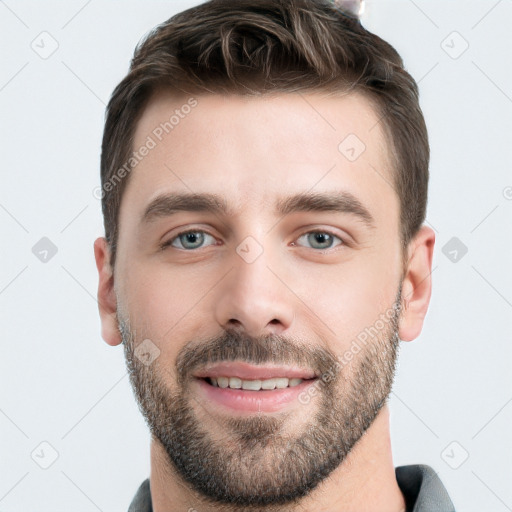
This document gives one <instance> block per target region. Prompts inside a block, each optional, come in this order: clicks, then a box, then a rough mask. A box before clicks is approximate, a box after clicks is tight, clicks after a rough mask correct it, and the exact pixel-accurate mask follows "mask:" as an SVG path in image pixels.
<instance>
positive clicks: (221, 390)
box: [194, 362, 318, 414]
mask: <svg viewBox="0 0 512 512" xmlns="http://www.w3.org/2000/svg"><path fill="white" fill-rule="evenodd" d="M194 377H195V378H194V381H195V383H196V384H197V387H198V389H197V392H198V394H199V395H200V397H201V398H202V399H203V401H204V402H205V405H206V406H207V407H209V408H211V409H213V410H214V411H215V412H216V413H218V412H219V406H220V410H221V411H223V412H225V413H226V412H227V413H229V414H247V413H253V412H258V413H262V412H277V411H280V410H283V409H285V408H286V407H290V406H292V405H293V404H295V405H300V400H299V397H300V394H301V393H303V392H305V391H306V389H307V387H309V386H310V385H312V384H313V383H314V382H315V381H316V380H317V379H318V377H317V375H315V373H314V372H313V371H311V370H306V369H301V368H296V367H295V368H293V367H278V366H255V365H250V364H247V363H240V362H229V363H219V364H215V365H212V366H210V367H207V368H204V369H202V370H201V371H199V372H196V374H195V375H194Z"/></svg>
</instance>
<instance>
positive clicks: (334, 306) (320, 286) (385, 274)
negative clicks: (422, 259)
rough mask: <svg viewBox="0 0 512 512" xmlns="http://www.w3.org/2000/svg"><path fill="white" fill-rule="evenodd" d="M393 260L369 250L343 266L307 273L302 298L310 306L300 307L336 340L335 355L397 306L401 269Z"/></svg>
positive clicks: (333, 344)
mask: <svg viewBox="0 0 512 512" xmlns="http://www.w3.org/2000/svg"><path fill="white" fill-rule="evenodd" d="M392 260H393V258H391V257H390V256H389V255H388V257H383V254H382V252H381V251H377V250H368V251H366V252H365V253H364V255H363V254H362V253H360V254H357V255H355V257H354V258H352V259H351V260H350V261H349V262H345V263H344V264H340V265H339V266H336V267H335V266H332V267H329V266H319V267H317V268H311V269H308V272H307V273H304V274H303V275H305V276H307V277H304V278H302V279H301V280H300V281H301V284H300V289H301V290H302V291H301V292H300V293H298V296H299V297H300V298H301V299H302V300H303V302H304V304H305V306H307V307H303V306H302V305H300V306H299V307H301V308H302V307H303V314H304V315H305V316H306V318H308V319H309V320H307V321H308V322H310V321H312V322H315V323H316V324H317V325H320V326H321V329H322V332H324V333H325V336H327V339H332V340H333V341H332V342H331V343H330V345H331V348H332V349H333V350H334V351H335V352H337V353H339V352H340V351H343V350H345V349H346V348H347V347H348V346H349V345H350V343H351V342H352V341H353V340H355V339H356V338H357V336H358V335H359V334H360V333H361V332H363V331H364V330H365V329H367V328H370V327H371V326H373V325H374V324H375V323H376V321H377V320H378V319H379V318H382V314H383V313H386V312H388V311H389V309H390V308H391V306H392V305H393V303H394V301H395V298H396V293H397V287H398V279H399V268H398V267H397V266H396V268H395V267H393V265H394V263H393V261H392ZM297 284H299V283H297ZM308 308H309V309H311V310H312V311H313V313H314V314H315V315H317V318H316V319H315V316H314V315H313V314H312V313H311V312H308V311H307V309H308Z"/></svg>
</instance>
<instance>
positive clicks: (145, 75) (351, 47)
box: [101, 0, 429, 266]
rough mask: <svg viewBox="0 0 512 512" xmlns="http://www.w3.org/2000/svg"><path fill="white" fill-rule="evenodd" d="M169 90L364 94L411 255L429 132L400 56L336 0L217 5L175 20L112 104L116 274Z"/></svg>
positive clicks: (109, 189)
mask: <svg viewBox="0 0 512 512" xmlns="http://www.w3.org/2000/svg"><path fill="white" fill-rule="evenodd" d="M162 87H164V88H167V89H168V90H169V91H175V92H177V93H185V94H201V93H203V94H208V93H220V94H222V93H236V94H241V95H246V94H250V95H256V94H260V95H261V94H264V93H276V92H277V93H279V92H283V93H285V92H300V91H317V90H322V91H328V92H329V91H331V92H336V91H340V92H347V91H358V92H360V93H363V94H365V95H366V96H367V97H368V98H369V99H370V100H371V101H372V103H373V104H374V105H375V108H376V112H377V114H378V117H379V119H380V120H381V121H382V126H383V128H384V133H385V134H386V138H387V141H388V145H389V154H390V156H391V161H392V166H393V168H394V176H393V181H394V183H393V186H394V188H395V190H396V192H397V194H398V197H399V200H400V231H401V242H402V246H403V248H405V247H406V246H407V244H408V243H409V241H410V240H411V239H412V237H413V236H414V235H415V234H416V233H417V231H418V230H419V228H420V227H421V225H422V223H423V221H424V220H425V214H426V206H427V190H428V176H429V173H428V166H429V144H428V136H427V129H426V126H425V121H424V118H423V114H422V112H421V109H420V106H419V101H418V86H417V84H416V82H415V81H414V79H413V78H412V77H411V75H409V73H407V72H406V71H405V69H404V65H403V61H402V59H401V57H400V56H399V54H398V53H397V52H396V50H395V49H394V48H393V47H392V46H391V45H390V44H389V43H387V42H386V41H384V40H383V39H381V38H380V37H378V36H376V35H375V34H372V33H371V32H369V31H368V30H366V29H365V28H363V26H362V25H361V23H360V21H359V19H358V18H357V17H356V16H355V15H353V14H351V13H350V12H349V11H348V10H347V11H346V10H343V9H342V8H340V7H339V6H338V5H336V4H335V3H333V2H330V1H328V0H210V1H208V2H205V3H203V4H201V5H199V6H197V7H193V8H191V9H187V10H185V11H183V12H181V13H179V14H177V15H175V16H173V17H172V18H170V19H169V20H168V21H166V22H164V23H163V24H161V25H159V26H157V27H156V28H155V29H153V30H152V31H151V32H150V33H149V34H148V35H147V36H146V37H145V38H144V39H143V40H142V41H141V42H140V43H139V44H138V46H137V48H136V49H135V53H134V56H133V59H132V62H131V66H130V70H129V72H128V74H127V76H126V77H125V78H124V79H123V80H122V81H121V82H120V83H119V85H118V86H117V87H116V89H115V90H114V92H113V94H112V97H111V99H110V102H109V104H108V107H107V112H106V121H105V130H104V134H103V143H102V154H101V184H102V210H103V216H104V225H105V237H106V239H107V241H108V243H109V246H110V248H111V261H110V263H111V265H112V266H113V265H114V262H115V254H116V245H117V239H118V222H119V219H118V216H119V208H120V204H121V198H122V194H123V190H124V187H125V186H126V182H127V179H128V177H129V172H127V171H129V170H130V168H128V169H127V168H126V165H127V162H130V155H131V153H132V152H133V147H132V146H133V136H134V132H135V128H136V124H137V122H138V119H139V118H140V116H141V114H142V112H143V109H144V107H145V105H146V104H147V102H148V100H149V99H150V97H151V96H152V94H153V93H154V92H155V91H156V90H157V89H161V88H162ZM340 142H341V141H340ZM123 169H124V172H120V171H121V170H123ZM120 176H121V178H122V179H120ZM116 181H117V182H116Z"/></svg>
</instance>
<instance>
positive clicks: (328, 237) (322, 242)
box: [299, 231, 343, 249]
mask: <svg viewBox="0 0 512 512" xmlns="http://www.w3.org/2000/svg"><path fill="white" fill-rule="evenodd" d="M304 237H307V241H308V242H309V243H310V244H311V246H312V247H313V249H330V248H331V247H332V246H333V240H334V239H336V238H337V239H338V240H339V241H340V242H341V243H343V240H342V239H341V238H339V237H338V236H336V235H333V234H332V233H329V232H328V231H310V232H309V233H306V234H304V235H302V236H301V237H299V240H300V239H301V238H304ZM338 245H340V244H338Z"/></svg>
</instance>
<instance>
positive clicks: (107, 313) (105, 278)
mask: <svg viewBox="0 0 512 512" xmlns="http://www.w3.org/2000/svg"><path fill="white" fill-rule="evenodd" d="M94 257H95V258H96V268H97V269H98V275H99V283H98V309H99V311H100V319H101V336H102V338H103V339H104V340H105V341H106V342H107V343H108V344H109V345H112V346H115V345H119V344H120V343H121V342H122V339H121V333H120V332H119V327H118V324H117V299H116V294H115V291H114V274H113V271H112V267H111V266H110V248H109V246H108V243H107V240H106V239H105V238H104V237H100V238H98V239H96V240H95V242H94Z"/></svg>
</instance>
